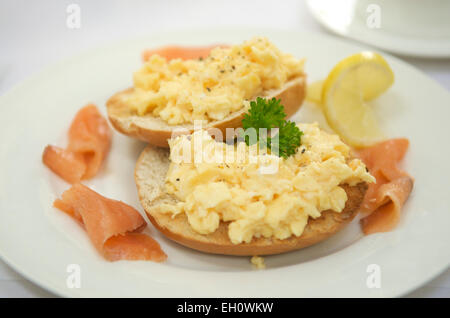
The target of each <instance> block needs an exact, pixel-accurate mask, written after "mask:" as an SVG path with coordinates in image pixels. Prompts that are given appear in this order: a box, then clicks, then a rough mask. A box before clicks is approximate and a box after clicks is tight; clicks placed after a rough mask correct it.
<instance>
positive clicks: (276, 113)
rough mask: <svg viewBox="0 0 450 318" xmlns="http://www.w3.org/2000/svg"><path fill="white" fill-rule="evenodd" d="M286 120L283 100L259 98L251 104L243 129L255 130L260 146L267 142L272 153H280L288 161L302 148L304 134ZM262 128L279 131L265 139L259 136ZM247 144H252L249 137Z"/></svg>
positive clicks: (244, 119)
mask: <svg viewBox="0 0 450 318" xmlns="http://www.w3.org/2000/svg"><path fill="white" fill-rule="evenodd" d="M285 118H286V113H285V112H284V107H283V105H281V100H279V99H278V100H277V99H276V98H272V99H264V98H261V97H258V98H257V99H256V101H252V102H250V109H249V111H248V113H247V114H245V115H244V118H243V120H242V127H243V128H244V129H248V128H254V129H255V130H256V134H257V141H258V143H259V144H260V145H261V144H263V143H264V142H265V144H266V145H267V148H268V149H270V151H271V152H272V153H278V156H280V157H283V158H285V159H286V158H288V157H289V156H291V155H293V154H295V153H296V151H297V148H298V147H299V146H300V141H301V136H302V135H303V132H302V131H301V130H300V129H299V128H298V127H297V126H296V125H295V123H294V122H291V121H287V120H286V119H285ZM260 128H266V129H268V130H269V129H272V128H278V129H279V130H278V133H277V134H276V135H275V136H274V137H270V136H265V137H263V136H260V134H259V129H260ZM274 139H275V140H276V139H278V143H277V142H273V141H274ZM245 142H246V143H247V145H249V144H250V138H248V136H246V138H245Z"/></svg>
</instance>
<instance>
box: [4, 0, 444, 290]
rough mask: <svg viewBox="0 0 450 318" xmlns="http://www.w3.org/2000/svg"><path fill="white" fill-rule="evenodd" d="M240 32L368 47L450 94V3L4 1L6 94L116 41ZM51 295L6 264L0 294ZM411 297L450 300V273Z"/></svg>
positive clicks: (434, 0)
mask: <svg viewBox="0 0 450 318" xmlns="http://www.w3.org/2000/svg"><path fill="white" fill-rule="evenodd" d="M424 3H426V4H427V5H426V6H425V5H424ZM427 10H432V11H427ZM77 16H78V17H79V19H77ZM239 27H246V28H253V29H261V30H263V29H281V30H301V31H304V32H314V33H317V34H318V36H320V34H327V35H329V36H340V37H345V38H346V40H347V41H350V42H352V41H353V42H362V43H364V44H365V45H367V46H368V47H371V46H373V47H377V48H378V49H381V50H385V51H386V52H390V53H393V54H394V55H397V57H400V58H402V59H403V60H405V61H406V62H408V63H410V64H412V65H414V66H415V67H417V68H419V69H420V70H422V71H423V72H425V73H426V74H427V75H429V76H430V77H431V78H433V79H434V80H436V81H437V82H438V83H440V85H442V86H443V87H445V88H446V89H447V90H450V1H448V0H431V1H420V0H408V1H406V0H396V1H392V0H390V1H386V0H385V1H382V0H372V1H367V0H360V1H357V0H340V1H335V0H331V1H324V0H311V1H302V0H273V1H271V0H160V1H157V0H128V1H126V0H108V1H106V0H96V1H92V0H90V1H89V0H77V1H66V0H40V1H26V0H0V43H1V46H0V47H1V48H0V95H1V94H4V93H5V92H6V91H8V90H9V89H10V88H12V87H13V86H15V85H17V84H18V83H19V82H21V81H22V80H24V79H25V78H27V77H28V76H30V75H32V74H33V73H36V72H38V71H40V70H42V69H43V68H45V67H47V66H48V65H51V64H52V63H54V62H56V61H60V60H63V59H65V58H68V57H70V56H72V55H76V54H79V53H81V52H83V51H86V50H88V49H90V48H94V47H98V46H102V45H106V44H108V43H111V42H113V41H116V40H120V39H125V38H129V37H136V36H139V35H141V34H149V33H156V32H163V31H170V30H180V29H183V30H186V29H187V30H189V29H193V30H195V29H202V28H210V29H211V28H222V29H224V28H235V29H236V28H239ZM292 40H293V41H295V39H292ZM49 296H52V295H51V294H49V293H47V292H46V291H44V290H43V289H41V288H39V287H37V286H36V285H34V284H32V283H30V282H28V281H26V280H25V279H24V278H22V277H21V276H20V275H19V274H17V273H15V272H14V271H13V270H12V269H11V268H9V267H8V266H7V265H6V264H4V263H3V262H2V261H0V297H49ZM408 296H412V297H450V271H447V272H446V273H444V274H442V275H441V276H439V277H438V278H436V279H435V280H433V281H431V282H429V283H428V284H427V285H425V286H424V287H422V288H420V289H419V290H416V291H415V292H413V293H412V294H410V295H408Z"/></svg>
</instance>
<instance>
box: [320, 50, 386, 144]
mask: <svg viewBox="0 0 450 318" xmlns="http://www.w3.org/2000/svg"><path fill="white" fill-rule="evenodd" d="M393 82H394V73H393V72H392V69H391V68H390V66H389V64H388V63H387V62H386V60H385V59H384V58H383V57H382V56H381V55H379V54H377V53H373V52H362V53H358V54H355V55H351V56H349V57H347V58H345V59H344V60H342V61H340V62H339V63H338V64H337V65H336V66H335V67H334V68H333V69H332V70H331V72H330V74H329V75H328V77H327V78H326V79H325V81H324V82H323V87H322V96H321V103H322V108H323V112H324V115H325V118H326V119H327V121H328V124H329V125H330V127H331V128H333V129H334V130H335V131H336V132H337V133H338V134H339V135H340V136H341V137H342V139H343V140H344V141H346V142H347V143H348V144H350V145H351V146H354V147H365V146H369V145H372V144H374V143H375V142H377V141H379V140H381V139H382V138H383V134H382V132H381V130H380V128H379V126H378V122H377V119H376V117H375V115H374V113H373V110H372V108H371V107H370V106H369V105H368V104H367V103H366V102H367V101H370V100H372V99H374V98H376V97H378V96H380V95H381V94H382V93H383V92H385V91H386V90H387V89H388V88H389V87H390V86H391V85H392V83H393Z"/></svg>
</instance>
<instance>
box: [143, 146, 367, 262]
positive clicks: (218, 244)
mask: <svg viewBox="0 0 450 318" xmlns="http://www.w3.org/2000/svg"><path fill="white" fill-rule="evenodd" d="M168 168H169V151H168V149H163V148H157V147H152V146H148V147H147V148H145V149H144V151H143V152H142V154H141V155H140V157H139V159H138V161H137V164H136V169H135V181H136V185H137V189H138V195H139V199H140V202H141V204H142V206H143V208H144V210H145V212H146V214H147V216H148V218H149V219H150V221H151V222H152V224H153V225H154V226H155V227H156V228H157V229H158V230H159V231H161V232H162V233H163V234H164V235H165V236H167V237H168V238H170V239H171V240H173V241H175V242H177V243H179V244H182V245H184V246H187V247H190V248H192V249H195V250H198V251H202V252H206V253H213V254H224V255H240V256H253V255H271V254H280V253H285V252H289V251H294V250H298V249H301V248H304V247H307V246H311V245H313V244H316V243H319V242H321V241H323V240H325V239H327V238H328V237H330V236H332V235H333V234H335V233H336V232H338V231H339V230H340V229H342V228H343V227H344V226H345V225H346V224H348V223H349V222H350V221H351V220H353V218H354V217H355V216H356V214H357V212H358V209H359V207H360V205H361V203H362V200H363V198H364V194H365V192H366V190H367V184H366V183H365V182H362V183H359V184H357V185H356V186H349V185H346V184H343V185H341V187H342V188H343V189H344V190H345V191H346V193H347V197H348V199H347V202H346V204H345V208H344V210H343V211H342V212H340V213H338V212H334V211H332V210H327V211H323V212H322V214H321V216H320V217H319V218H317V219H312V218H310V219H309V221H308V224H307V226H306V228H305V230H304V232H303V233H302V235H301V236H299V237H297V236H294V235H292V236H291V237H289V238H287V239H284V240H279V239H276V238H264V237H259V238H253V239H252V241H251V242H250V243H240V244H233V243H232V242H231V241H230V239H229V237H228V223H226V222H221V223H220V226H219V228H218V229H217V230H216V231H215V232H213V233H211V234H208V235H202V234H199V233H197V232H195V231H194V230H193V229H192V228H191V226H190V225H189V223H188V220H187V216H186V215H185V214H184V213H181V214H178V215H176V216H172V215H170V214H166V213H162V212H161V209H160V205H161V204H165V203H166V204H174V203H176V202H177V201H178V200H177V199H176V198H175V197H173V196H171V195H168V194H167V193H166V192H165V189H164V182H165V177H166V174H167V170H168Z"/></svg>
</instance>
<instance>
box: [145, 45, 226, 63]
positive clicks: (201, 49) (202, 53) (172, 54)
mask: <svg viewBox="0 0 450 318" xmlns="http://www.w3.org/2000/svg"><path fill="white" fill-rule="evenodd" d="M218 46H220V47H226V46H227V45H218V44H216V45H209V46H195V47H189V46H164V47H161V48H158V49H151V50H145V51H144V52H142V61H144V62H146V61H148V60H149V58H150V57H151V56H152V55H153V54H158V55H159V56H161V57H164V58H166V59H167V60H168V61H170V60H173V59H178V58H179V59H182V60H192V59H198V58H206V57H207V56H208V55H209V53H210V52H211V50H212V49H214V48H216V47H218Z"/></svg>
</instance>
